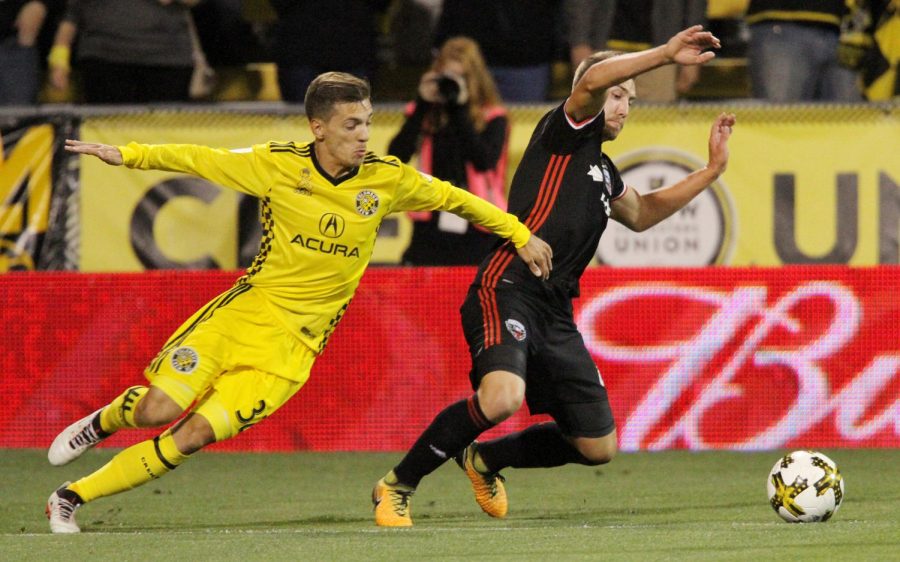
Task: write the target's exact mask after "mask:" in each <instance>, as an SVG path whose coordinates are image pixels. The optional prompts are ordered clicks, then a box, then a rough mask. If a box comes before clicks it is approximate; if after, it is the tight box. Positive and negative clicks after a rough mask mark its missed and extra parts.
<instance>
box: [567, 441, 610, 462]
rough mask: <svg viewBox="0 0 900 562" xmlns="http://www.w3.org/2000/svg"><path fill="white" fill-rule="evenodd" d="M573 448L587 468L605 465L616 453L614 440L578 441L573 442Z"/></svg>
mask: <svg viewBox="0 0 900 562" xmlns="http://www.w3.org/2000/svg"><path fill="white" fill-rule="evenodd" d="M575 447H576V448H577V449H578V452H579V453H581V456H582V457H584V460H585V464H587V465H588V466H598V465H601V464H606V463H608V462H610V461H611V460H613V458H615V456H616V453H617V452H618V447H617V446H616V442H615V440H610V439H605V438H599V439H579V440H577V441H576V442H575Z"/></svg>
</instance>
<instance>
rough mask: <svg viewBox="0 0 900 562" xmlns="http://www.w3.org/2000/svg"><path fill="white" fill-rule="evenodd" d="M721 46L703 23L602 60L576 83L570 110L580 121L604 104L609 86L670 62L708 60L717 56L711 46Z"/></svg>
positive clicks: (597, 111)
mask: <svg viewBox="0 0 900 562" xmlns="http://www.w3.org/2000/svg"><path fill="white" fill-rule="evenodd" d="M721 46H722V44H721V42H720V41H719V39H718V38H717V37H716V36H715V35H713V34H712V33H710V32H709V31H704V30H703V26H702V25H694V26H691V27H689V28H687V29H685V30H683V31H681V32H679V33H677V34H676V35H674V36H673V37H672V38H671V39H669V41H668V42H666V44H665V45H660V46H658V47H654V48H652V49H647V50H644V51H638V52H636V53H627V54H622V55H617V56H615V57H611V58H608V59H606V60H603V61H601V62H598V63H597V64H595V65H593V66H592V67H591V68H590V69H588V70H587V72H585V73H584V76H582V77H581V79H580V80H579V81H578V82H577V83H576V84H575V85H574V86H573V88H572V95H571V96H569V99H568V100H566V113H568V114H569V115H570V116H572V117H573V118H575V119H576V120H578V121H580V120H582V119H585V118H588V117H592V116H594V115H596V114H598V113H599V112H600V110H601V109H602V108H603V101H604V97H605V94H604V93H605V92H606V90H607V89H608V88H611V87H612V86H615V85H617V84H621V83H622V82H625V81H626V80H629V79H631V78H634V77H635V76H638V75H639V74H643V73H645V72H647V71H649V70H653V69H654V68H658V67H660V66H664V65H667V64H672V63H676V64H680V65H688V66H690V65H698V64H704V63H706V62H709V61H710V60H712V59H713V58H715V56H716V55H715V53H713V52H712V51H709V50H708V49H718V48H720V47H721Z"/></svg>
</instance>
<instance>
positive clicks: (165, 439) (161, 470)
mask: <svg viewBox="0 0 900 562" xmlns="http://www.w3.org/2000/svg"><path fill="white" fill-rule="evenodd" d="M188 456H189V455H185V454H183V453H182V452H181V451H179V450H178V448H177V447H176V446H175V439H174V438H173V437H172V433H171V432H170V431H168V430H166V431H165V432H164V433H163V434H162V435H160V436H159V437H156V438H154V439H150V440H149V441H144V442H141V443H138V444H137V445H132V446H131V447H128V448H127V449H125V450H124V451H122V452H121V453H119V454H118V455H116V456H114V457H113V458H112V460H111V461H109V462H108V463H106V465H104V466H102V467H100V469H99V470H97V471H96V472H94V473H93V474H90V475H88V476H85V477H84V478H82V479H81V480H78V481H77V482H75V483H74V484H71V485H70V486H68V488H69V489H70V490H72V491H73V492H75V493H76V494H78V495H79V496H80V497H81V499H82V500H84V501H85V503H87V502H89V501H92V500H95V499H97V498H102V497H105V496H111V495H113V494H118V493H119V492H124V491H126V490H130V489H132V488H136V487H138V486H140V485H141V484H146V483H147V482H149V481H151V480H156V479H157V478H159V477H160V476H162V475H164V474H166V473H168V472H170V471H172V470H175V468H176V467H178V465H180V464H181V463H183V462H184V461H185V460H187V458H188Z"/></svg>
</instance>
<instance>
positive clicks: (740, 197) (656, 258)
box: [80, 104, 900, 271]
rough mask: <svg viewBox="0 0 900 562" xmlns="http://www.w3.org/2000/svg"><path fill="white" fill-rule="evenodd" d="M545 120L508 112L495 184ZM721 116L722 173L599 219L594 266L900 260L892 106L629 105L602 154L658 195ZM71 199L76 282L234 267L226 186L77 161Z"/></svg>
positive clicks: (375, 132) (287, 122)
mask: <svg viewBox="0 0 900 562" xmlns="http://www.w3.org/2000/svg"><path fill="white" fill-rule="evenodd" d="M549 108H550V106H541V107H518V108H514V109H513V110H512V111H511V125H512V132H511V139H510V144H509V149H510V176H511V175H512V173H513V171H514V170H515V166H516V164H517V163H518V161H519V160H520V159H521V156H522V153H523V152H524V150H525V147H526V146H527V143H528V140H529V138H530V137H531V133H532V130H533V128H534V125H535V124H536V123H537V121H538V120H539V119H540V117H541V116H542V115H543V114H544V113H545V112H546V111H547V110H548V109H549ZM721 111H731V112H734V113H736V115H737V118H738V124H737V126H736V128H735V131H734V135H733V137H732V141H731V160H730V164H729V168H728V171H727V172H726V173H725V175H724V176H722V178H720V180H719V181H718V182H716V183H715V184H714V185H713V186H712V187H711V189H709V190H708V191H707V192H706V193H704V194H702V195H700V196H699V197H697V198H696V199H695V200H694V201H693V202H692V203H691V204H690V205H688V207H686V208H685V209H683V210H682V211H680V212H679V213H678V214H676V215H675V216H673V217H671V218H669V219H668V220H667V221H665V222H664V223H661V224H660V225H657V226H656V227H655V228H653V229H651V230H649V231H647V232H644V233H641V234H634V233H631V232H629V231H627V230H625V229H624V228H621V227H619V226H618V225H616V224H613V223H611V226H610V228H609V230H608V231H607V233H606V234H605V235H604V237H603V240H602V241H601V244H600V247H599V248H598V251H597V260H596V261H597V263H606V264H609V265H613V266H636V267H640V266H676V267H682V266H702V265H708V264H722V265H759V266H777V265H782V264H785V263H847V264H851V265H873V264H878V263H900V242H898V239H900V159H898V158H897V157H896V155H897V147H898V146H900V106H886V107H885V106H862V105H860V106H852V107H843V106H824V105H823V106H784V107H770V106H764V105H754V104H738V105H728V106H726V105H684V106H681V105H678V106H646V107H642V106H640V105H637V106H635V107H634V108H633V110H632V113H631V115H630V116H629V118H628V120H627V122H626V126H625V129H624V131H623V133H622V134H621V135H620V136H619V138H618V139H617V140H616V141H615V142H612V143H608V144H607V145H605V147H604V149H605V150H606V151H607V152H608V154H609V155H610V156H611V157H612V158H613V160H614V161H615V162H616V164H617V166H618V167H619V169H620V171H621V172H622V174H623V178H624V179H625V182H626V183H627V184H628V185H630V186H631V187H633V188H635V189H637V190H638V191H642V192H646V191H648V190H651V189H656V188H659V187H663V186H666V185H670V184H671V183H674V182H675V181H678V180H679V179H680V178H682V177H684V176H685V175H687V174H688V173H690V171H692V170H695V169H697V168H699V167H701V166H703V165H704V164H705V162H706V158H707V139H708V134H709V128H710V125H711V123H712V121H713V119H714V118H715V116H716V115H717V114H718V113H720V112H721ZM402 119H403V117H402V113H401V109H400V107H399V106H396V107H389V108H385V107H378V108H376V114H375V120H374V123H373V129H372V138H371V142H370V149H371V150H373V151H375V152H376V153H382V154H383V153H384V151H385V150H386V147H387V145H388V143H389V142H390V140H391V138H392V137H393V135H394V134H395V133H396V131H397V130H398V129H399V127H400V125H401V123H402ZM81 138H82V139H84V140H88V141H97V142H103V143H108V144H116V145H121V144H126V143H128V142H130V141H132V140H135V141H138V142H143V143H197V144H205V145H210V146H218V147H227V148H238V147H243V146H249V145H251V144H255V143H261V142H267V141H269V140H281V141H286V140H294V141H299V142H305V141H307V140H309V139H310V138H311V137H310V133H309V129H308V125H307V122H306V119H305V118H304V117H301V116H298V115H262V114H257V113H254V114H241V113H219V112H205V113H204V112H174V111H173V112H159V111H156V112H151V113H144V114H127V115H117V116H110V117H102V118H88V119H86V120H85V121H84V123H83V125H82V128H81ZM81 190H82V198H81V218H82V220H81V227H82V239H81V241H82V244H81V262H80V269H82V270H83V271H137V270H142V269H146V268H155V267H219V268H225V269H230V268H236V267H238V265H239V259H238V255H239V254H240V253H241V250H239V246H241V245H242V244H243V245H246V243H247V240H243V241H242V240H241V236H242V235H241V231H244V232H245V234H244V237H245V238H246V223H242V222H241V221H242V219H241V216H242V212H241V207H242V206H246V203H241V196H239V195H238V194H236V193H234V192H231V191H230V190H227V189H224V188H221V187H219V186H215V185H212V184H209V183H208V182H205V181H203V180H198V179H193V178H188V177H185V176H180V175H178V174H169V173H162V172H141V171H134V170H128V169H126V168H121V167H118V168H116V167H110V166H106V165H105V164H102V163H101V162H99V161H98V160H96V159H89V158H82V161H81ZM251 203H252V202H251ZM244 214H246V213H244ZM410 232H411V225H410V222H409V220H408V219H407V218H406V217H405V216H400V215H396V216H394V217H391V218H389V219H388V221H387V222H386V223H385V225H384V226H383V227H382V229H381V231H380V233H379V241H378V244H377V245H376V248H375V253H374V255H373V262H374V263H398V262H399V260H400V256H401V255H402V253H403V250H404V249H405V247H406V245H407V244H408V241H409V237H410ZM250 243H251V244H252V243H253V241H252V240H250Z"/></svg>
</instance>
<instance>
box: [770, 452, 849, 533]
mask: <svg viewBox="0 0 900 562" xmlns="http://www.w3.org/2000/svg"><path fill="white" fill-rule="evenodd" d="M766 489H767V490H768V492H769V503H770V504H772V509H774V510H775V512H776V513H777V514H778V515H779V516H781V518H782V519H784V520H785V521H787V522H789V523H817V522H819V521H828V519H829V518H830V517H831V516H832V515H834V512H835V511H837V510H838V508H839V507H841V501H842V500H843V499H844V480H843V478H841V473H840V471H839V470H838V467H837V465H836V464H835V463H834V461H833V460H831V459H829V458H828V457H826V456H825V455H823V454H822V453H819V452H816V451H794V452H793V453H790V454H789V455H785V456H783V457H781V458H780V459H778V462H776V463H775V466H773V467H772V471H771V472H769V481H768V482H766Z"/></svg>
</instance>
